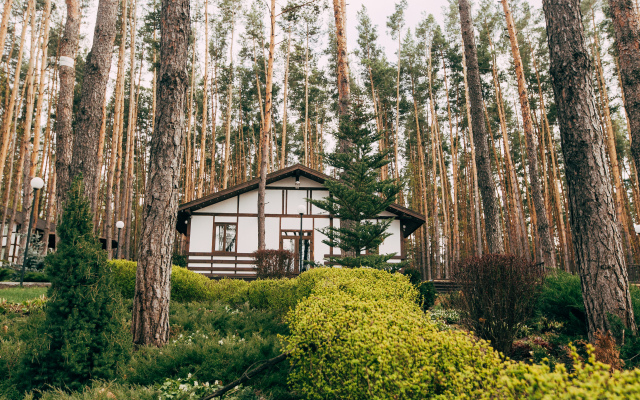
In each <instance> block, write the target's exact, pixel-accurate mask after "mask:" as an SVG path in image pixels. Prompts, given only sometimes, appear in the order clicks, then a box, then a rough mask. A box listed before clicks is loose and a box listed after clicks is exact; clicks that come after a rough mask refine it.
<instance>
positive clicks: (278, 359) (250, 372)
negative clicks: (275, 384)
mask: <svg viewBox="0 0 640 400" xmlns="http://www.w3.org/2000/svg"><path fill="white" fill-rule="evenodd" d="M290 353H291V352H290V351H287V352H286V353H282V354H280V355H279V356H277V357H274V358H271V359H269V360H266V361H265V362H263V363H262V365H260V366H259V367H256V368H254V369H251V368H252V367H253V366H251V367H249V369H247V370H246V371H245V372H244V373H243V374H242V376H241V377H240V378H238V379H236V380H235V381H233V382H231V383H229V384H228V385H226V386H225V387H222V388H220V389H218V390H216V391H215V392H213V393H212V394H210V395H207V396H204V397H202V398H201V399H200V400H211V399H214V398H216V397H220V396H222V395H223V394H225V393H227V392H228V391H229V390H231V389H233V388H235V387H236V386H238V385H242V384H243V383H245V382H246V381H248V380H249V379H251V378H253V377H254V376H256V375H258V374H259V373H260V372H262V371H264V370H266V369H268V368H269V367H271V366H274V365H276V364H278V363H280V362H282V361H284V360H286V359H287V357H289V354H290Z"/></svg>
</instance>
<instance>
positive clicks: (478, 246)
mask: <svg viewBox="0 0 640 400" xmlns="http://www.w3.org/2000/svg"><path fill="white" fill-rule="evenodd" d="M463 45H464V42H463ZM462 70H463V75H464V94H465V100H466V110H467V123H468V124H469V147H470V148H471V172H472V178H473V205H474V207H473V209H474V210H473V211H474V216H475V218H474V222H475V234H476V240H475V242H476V248H475V254H476V257H481V256H482V222H481V221H480V194H479V193H478V170H477V169H476V165H477V164H476V146H475V145H474V143H473V127H472V123H471V102H470V98H469V83H468V81H467V58H466V54H465V52H464V51H463V52H462Z"/></svg>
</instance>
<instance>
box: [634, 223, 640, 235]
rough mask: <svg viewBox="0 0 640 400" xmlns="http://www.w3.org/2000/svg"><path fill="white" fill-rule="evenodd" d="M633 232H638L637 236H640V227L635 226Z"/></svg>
mask: <svg viewBox="0 0 640 400" xmlns="http://www.w3.org/2000/svg"><path fill="white" fill-rule="evenodd" d="M633 230H634V231H636V235H640V225H636V224H633Z"/></svg>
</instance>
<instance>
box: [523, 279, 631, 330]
mask: <svg viewBox="0 0 640 400" xmlns="http://www.w3.org/2000/svg"><path fill="white" fill-rule="evenodd" d="M631 292H632V293H633V292H634V290H633V288H632V289H631ZM634 304H635V303H634ZM638 305H639V306H640V303H639V304H638ZM634 308H635V307H634ZM634 311H635V310H634ZM638 311H640V309H639V310H638ZM536 314H538V315H539V316H544V317H546V318H548V319H550V320H553V321H558V322H562V323H563V329H562V332H563V333H564V334H565V335H567V336H572V337H579V336H586V335H587V317H586V312H585V308H584V301H583V299H582V288H581V285H580V277H579V276H578V275H571V274H568V273H566V272H563V271H556V272H554V273H553V274H549V275H547V276H546V277H545V280H544V285H543V286H542V290H541V292H540V297H539V299H538V302H537V304H536ZM636 315H637V314H636Z"/></svg>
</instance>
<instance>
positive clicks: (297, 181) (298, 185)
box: [296, 178, 300, 189]
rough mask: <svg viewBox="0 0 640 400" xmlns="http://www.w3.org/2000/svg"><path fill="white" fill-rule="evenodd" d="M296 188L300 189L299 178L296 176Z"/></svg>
mask: <svg viewBox="0 0 640 400" xmlns="http://www.w3.org/2000/svg"><path fill="white" fill-rule="evenodd" d="M296 189H300V178H296Z"/></svg>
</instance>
